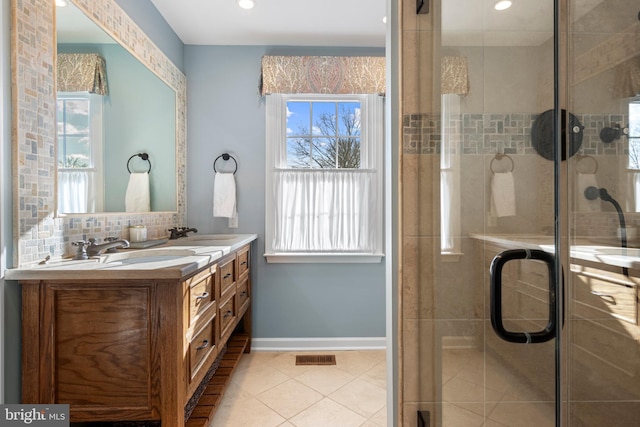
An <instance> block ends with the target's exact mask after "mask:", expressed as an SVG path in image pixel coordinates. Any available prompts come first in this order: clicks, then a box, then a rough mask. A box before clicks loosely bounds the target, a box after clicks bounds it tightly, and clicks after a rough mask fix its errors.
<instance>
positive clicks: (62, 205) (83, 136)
mask: <svg viewBox="0 0 640 427" xmlns="http://www.w3.org/2000/svg"><path fill="white" fill-rule="evenodd" d="M56 109H57V112H56V114H57V137H58V143H57V147H58V212H60V213H87V212H96V211H98V212H99V211H102V210H103V209H102V207H103V201H102V198H103V197H102V173H101V163H102V96H100V95H94V94H89V93H86V92H77V93H59V94H58V99H57V107H56Z"/></svg>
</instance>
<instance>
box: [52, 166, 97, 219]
mask: <svg viewBox="0 0 640 427" xmlns="http://www.w3.org/2000/svg"><path fill="white" fill-rule="evenodd" d="M94 175H95V173H94V172H92V171H87V170H64V169H60V170H58V212H63V213H91V212H95V195H94V194H93V188H94V183H93V180H94Z"/></svg>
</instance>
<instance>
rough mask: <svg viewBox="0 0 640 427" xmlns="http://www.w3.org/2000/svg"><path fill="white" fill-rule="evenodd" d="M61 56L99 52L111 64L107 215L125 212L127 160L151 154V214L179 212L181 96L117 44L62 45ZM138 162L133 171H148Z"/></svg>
mask: <svg viewBox="0 0 640 427" xmlns="http://www.w3.org/2000/svg"><path fill="white" fill-rule="evenodd" d="M58 52H60V53H97V54H99V55H100V56H102V57H103V58H104V59H105V62H106V64H107V83H108V85H109V95H107V96H105V97H104V103H103V117H104V121H103V126H104V150H103V151H104V182H105V191H104V194H105V198H104V199H105V200H104V211H106V212H124V211H125V203H124V199H125V193H126V190H127V184H128V181H129V175H128V172H127V160H128V159H129V157H131V156H132V155H134V154H136V153H142V152H146V153H148V154H149V160H150V161H151V166H152V167H151V172H150V177H149V181H150V193H151V210H152V211H155V212H160V211H164V212H167V211H175V210H176V181H175V176H176V161H175V153H176V145H175V135H176V126H175V105H176V93H175V91H174V90H173V89H171V88H170V87H169V86H167V85H166V84H165V83H164V82H163V81H162V80H160V79H159V78H157V76H155V75H154V74H153V73H152V72H151V71H149V70H148V69H147V67H145V66H144V65H143V64H142V63H140V61H138V60H137V59H136V58H135V57H134V56H133V55H131V54H130V53H129V52H128V51H127V50H126V49H124V48H123V47H121V46H119V45H116V44H95V45H75V44H61V45H58ZM147 167H148V164H147V162H144V161H142V160H141V159H140V158H138V157H135V158H134V159H132V160H131V163H130V169H131V171H132V172H133V171H136V172H139V171H144V170H147V169H146V168H147Z"/></svg>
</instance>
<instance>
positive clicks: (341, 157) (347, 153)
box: [338, 138, 360, 169]
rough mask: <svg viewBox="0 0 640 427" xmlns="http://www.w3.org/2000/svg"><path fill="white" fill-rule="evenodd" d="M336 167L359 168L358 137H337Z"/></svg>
mask: <svg viewBox="0 0 640 427" xmlns="http://www.w3.org/2000/svg"><path fill="white" fill-rule="evenodd" d="M338 167H339V168H345V169H359V168H360V138H340V139H338Z"/></svg>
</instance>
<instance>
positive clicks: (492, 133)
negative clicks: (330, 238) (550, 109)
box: [402, 113, 628, 155]
mask: <svg viewBox="0 0 640 427" xmlns="http://www.w3.org/2000/svg"><path fill="white" fill-rule="evenodd" d="M538 115H539V113H512V114H497V113H485V114H468V113H464V114H462V115H461V117H460V121H461V125H460V129H462V138H463V140H462V154H496V153H504V154H536V151H535V149H534V147H533V145H532V143H531V128H532V126H533V123H534V122H535V120H536V118H537V117H538ZM574 116H575V117H576V118H577V119H578V121H579V122H580V123H581V124H582V126H583V127H584V129H583V138H582V145H581V147H580V150H579V151H578V152H579V153H581V154H585V155H623V154H628V147H627V145H626V144H625V142H626V141H625V140H624V139H620V140H617V141H615V142H613V143H611V144H604V143H603V142H602V141H601V140H600V130H601V129H602V128H604V127H607V126H612V125H613V124H620V125H621V126H622V125H625V124H626V123H628V116H626V115H621V114H574ZM402 119H403V121H402V124H403V133H402V146H403V147H402V148H403V150H402V151H403V153H406V154H440V135H439V129H440V116H439V115H433V114H405V115H404V116H403V118H402Z"/></svg>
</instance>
